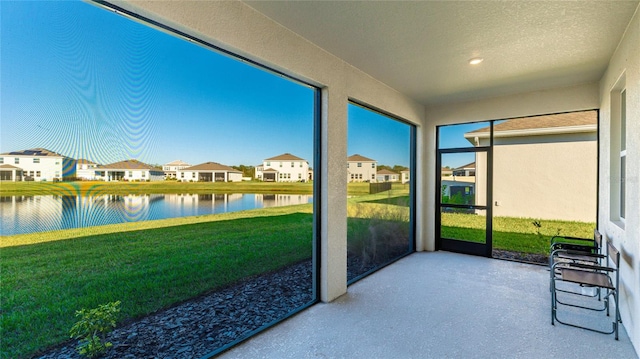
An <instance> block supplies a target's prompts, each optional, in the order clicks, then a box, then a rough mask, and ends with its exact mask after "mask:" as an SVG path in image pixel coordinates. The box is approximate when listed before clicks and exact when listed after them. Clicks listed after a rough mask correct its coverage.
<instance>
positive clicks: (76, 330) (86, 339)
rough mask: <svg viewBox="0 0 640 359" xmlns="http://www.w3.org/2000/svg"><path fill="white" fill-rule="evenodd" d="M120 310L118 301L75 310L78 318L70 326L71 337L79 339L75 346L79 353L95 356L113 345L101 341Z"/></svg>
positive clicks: (110, 328) (90, 356)
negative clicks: (93, 307)
mask: <svg viewBox="0 0 640 359" xmlns="http://www.w3.org/2000/svg"><path fill="white" fill-rule="evenodd" d="M119 312H120V301H116V302H111V303H107V304H101V305H99V306H98V308H95V309H81V310H78V311H76V317H80V320H79V321H78V322H76V324H74V325H73V327H71V330H70V334H71V338H74V339H79V340H80V343H79V345H78V347H77V348H76V349H77V350H78V353H79V354H80V355H86V356H87V357H89V358H95V357H97V356H99V355H101V354H102V353H104V352H105V351H106V350H107V349H109V348H110V347H112V346H113V344H112V343H110V342H106V343H103V342H102V340H103V339H104V338H103V337H104V335H105V334H107V333H109V332H110V331H112V330H113V328H115V327H116V316H117V315H118V313H119Z"/></svg>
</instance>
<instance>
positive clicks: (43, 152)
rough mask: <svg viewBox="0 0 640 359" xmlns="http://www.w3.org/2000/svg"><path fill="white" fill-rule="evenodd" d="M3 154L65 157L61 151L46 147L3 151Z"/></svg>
mask: <svg viewBox="0 0 640 359" xmlns="http://www.w3.org/2000/svg"><path fill="white" fill-rule="evenodd" d="M2 155H14V156H50V157H65V156H63V155H61V154H59V153H56V152H53V151H49V150H48V149H46V148H32V149H30V150H22V151H12V152H5V153H2Z"/></svg>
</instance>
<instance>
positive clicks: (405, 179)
mask: <svg viewBox="0 0 640 359" xmlns="http://www.w3.org/2000/svg"><path fill="white" fill-rule="evenodd" d="M409 181H411V171H409V170H404V171H400V182H401V183H402V184H405V183H409Z"/></svg>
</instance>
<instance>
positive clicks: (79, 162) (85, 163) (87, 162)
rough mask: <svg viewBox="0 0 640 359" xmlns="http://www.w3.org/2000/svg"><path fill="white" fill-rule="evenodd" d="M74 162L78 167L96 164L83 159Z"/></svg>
mask: <svg viewBox="0 0 640 359" xmlns="http://www.w3.org/2000/svg"><path fill="white" fill-rule="evenodd" d="M76 162H77V163H78V164H79V165H97V163H95V162H93V161H89V160H87V159H84V158H79V159H78V160H77V161H76Z"/></svg>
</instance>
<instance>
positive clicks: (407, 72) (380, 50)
mask: <svg viewBox="0 0 640 359" xmlns="http://www.w3.org/2000/svg"><path fill="white" fill-rule="evenodd" d="M245 3H247V4H248V5H249V6H251V7H253V8H255V9H256V10H258V11H259V12H261V13H263V14H265V15H266V16H268V17H270V18H271V19H273V20H275V21H276V22H278V23H280V24H282V25H283V26H285V27H287V28H289V29H291V30H293V31H294V32H296V33H298V34H299V35H301V36H303V37H304V38H306V39H308V40H309V41H311V42H313V43H315V44H316V45H318V46H320V47H322V48H323V49H325V50H327V51H329V52H331V53H333V54H334V55H336V56H338V57H340V58H342V59H343V60H345V61H346V62H348V63H350V64H351V65H353V66H355V67H357V68H359V69H361V70H363V71H365V72H367V73H369V74H370V75H372V76H373V77H375V78H377V79H379V80H381V81H382V82H384V83H386V84H387V85H389V86H391V87H393V88H395V89H397V90H398V91H400V92H402V93H404V94H406V95H408V96H410V97H412V98H414V99H415V100H417V101H419V102H421V103H423V104H426V105H428V104H434V103H442V102H457V101H465V100H471V99H477V98H485V97H494V96H500V95H507V94H512V93H519V92H525V91H535V90H542V89H547V88H553V87H561V86H571V85H576V84H582V83H588V82H593V81H597V80H599V79H600V77H601V76H602V75H603V73H604V70H605V69H606V67H607V63H608V61H609V59H610V58H611V55H612V54H613V52H614V51H615V49H616V46H617V45H618V43H619V41H620V39H621V37H622V35H623V33H624V31H625V29H626V27H627V25H628V24H629V21H630V20H631V17H632V16H633V14H634V12H635V11H636V9H637V8H638V1H637V0H634V1H576V2H574V1H570V2H569V1H549V2H528V1H509V2H502V1H472V2H459V1H417V2H405V1H397V2H392V1H389V2H387V1H380V2H379V1H245ZM476 56H480V57H483V58H484V62H482V63H481V64H480V65H476V66H471V65H469V63H468V60H469V59H471V58H472V57H476Z"/></svg>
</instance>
